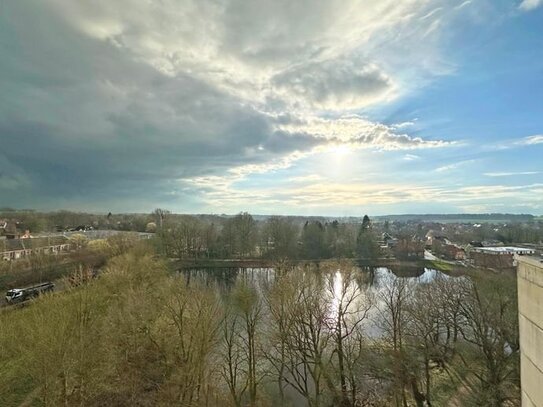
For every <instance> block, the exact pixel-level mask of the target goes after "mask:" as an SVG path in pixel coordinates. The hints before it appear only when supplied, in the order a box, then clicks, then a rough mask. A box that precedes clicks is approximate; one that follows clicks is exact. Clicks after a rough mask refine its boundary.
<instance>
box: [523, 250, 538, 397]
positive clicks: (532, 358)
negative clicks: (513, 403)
mask: <svg viewBox="0 0 543 407" xmlns="http://www.w3.org/2000/svg"><path fill="white" fill-rule="evenodd" d="M517 281H518V301H519V328H520V371H521V382H522V405H523V407H532V406H537V407H543V263H541V262H539V261H538V260H537V259H535V258H530V257H518V276H517Z"/></svg>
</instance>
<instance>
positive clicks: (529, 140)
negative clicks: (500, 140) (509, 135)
mask: <svg viewBox="0 0 543 407" xmlns="http://www.w3.org/2000/svg"><path fill="white" fill-rule="evenodd" d="M517 144H520V145H523V146H531V145H535V144H543V135H541V134H537V135H535V136H529V137H525V138H524V139H522V140H521V141H519V142H518V143H517Z"/></svg>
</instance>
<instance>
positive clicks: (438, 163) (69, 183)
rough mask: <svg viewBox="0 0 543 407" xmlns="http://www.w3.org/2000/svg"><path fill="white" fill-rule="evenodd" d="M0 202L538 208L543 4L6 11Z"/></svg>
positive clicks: (107, 3) (54, 3) (117, 208)
mask: <svg viewBox="0 0 543 407" xmlns="http://www.w3.org/2000/svg"><path fill="white" fill-rule="evenodd" d="M0 207H15V208H34V209H39V210H59V209H71V210H78V211H93V212H109V211H111V212H150V211H152V210H153V209H154V208H157V207H161V208H165V209H169V210H171V211H174V212H182V213H218V214H221V213H227V214H232V213H237V212H240V211H248V212H251V213H256V214H285V215H328V216H359V215H362V214H365V213H368V214H372V215H383V214H401V213H489V212H507V213H532V214H536V215H542V214H543V0H465V1H460V0H459V1H454V0H401V1H398V0H297V1H292V0H255V1H246V0H245V1H244V0H154V1H152V0H146V1H143V0H134V1H129V0H115V1H111V0H95V1H92V2H84V1H77V2H74V1H72V0H25V1H9V0H6V1H0Z"/></svg>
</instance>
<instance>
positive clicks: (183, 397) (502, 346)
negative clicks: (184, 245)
mask: <svg viewBox="0 0 543 407" xmlns="http://www.w3.org/2000/svg"><path fill="white" fill-rule="evenodd" d="M369 277H370V274H368V273H364V272H362V271H361V270H360V269H357V268H355V267H353V266H352V265H351V264H348V263H338V264H336V265H334V266H331V267H330V268H326V269H323V268H322V267H321V268H320V269H316V268H309V267H298V268H276V270H275V277H274V278H272V279H259V278H258V276H255V275H252V274H245V275H240V276H239V277H238V278H237V280H236V282H235V284H234V286H233V287H231V289H229V290H227V291H224V290H222V289H220V288H219V287H218V286H216V285H213V284H210V283H209V281H207V282H206V283H205V284H204V282H203V281H200V280H198V279H191V280H190V283H189V282H188V281H187V280H186V279H185V278H184V277H183V276H182V275H181V276H177V277H173V276H169V275H168V274H167V273H166V268H165V266H164V265H163V264H162V263H161V262H160V261H158V260H154V259H153V257H152V256H148V255H142V254H134V253H132V254H125V255H121V256H118V257H116V258H114V259H113V260H111V261H110V262H109V263H108V266H107V267H106V269H105V271H104V273H103V275H102V276H101V277H100V278H99V279H97V280H95V281H93V282H92V283H90V284H88V285H85V286H82V287H78V288H75V289H72V290H71V291H69V292H67V293H63V294H62V295H50V296H45V297H44V298H41V299H40V300H38V301H36V302H35V303H34V304H32V305H31V306H30V307H27V308H25V309H22V310H16V312H9V313H3V314H1V315H0V367H2V369H1V370H0V371H1V372H2V373H1V374H0V398H1V399H2V400H7V403H8V405H9V402H10V397H11V398H13V397H14V392H13V389H16V388H21V383H27V386H26V392H28V393H31V394H32V395H33V396H34V397H35V398H37V399H39V400H41V403H42V404H43V405H45V406H57V405H81V406H83V405H84V406H93V405H96V406H98V405H118V406H123V405H126V406H151V405H152V406H160V405H164V406H166V405H167V406H170V405H180V406H204V405H206V406H215V405H221V406H222V405H224V406H271V405H280V406H281V405H282V406H288V405H308V406H315V407H319V406H353V407H354V406H390V405H395V406H407V405H417V406H424V405H448V404H452V403H453V402H456V403H457V404H458V405H478V406H492V407H494V406H496V407H497V406H505V405H515V404H518V375H519V373H518V332H517V321H516V308H515V307H516V300H515V293H514V292H512V289H511V287H514V284H513V285H511V283H512V281H510V280H509V279H508V278H507V277H505V276H495V275H493V276H492V277H490V278H488V279H486V278H485V279H470V278H456V279H453V278H447V277H440V278H439V277H438V278H436V279H434V280H432V281H430V282H418V283H417V284H415V283H414V282H413V280H409V279H403V278H396V277H394V276H393V275H392V274H387V275H385V276H384V277H383V276H382V278H380V279H379V280H378V281H377V283H376V285H373V286H372V285H369V284H368V281H367V279H368V278H369ZM11 400H12V403H13V404H16V403H17V402H19V401H20V400H14V399H11Z"/></svg>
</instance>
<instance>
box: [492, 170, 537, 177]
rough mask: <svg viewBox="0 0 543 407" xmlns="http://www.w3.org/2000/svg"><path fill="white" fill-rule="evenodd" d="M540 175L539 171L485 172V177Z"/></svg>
mask: <svg viewBox="0 0 543 407" xmlns="http://www.w3.org/2000/svg"><path fill="white" fill-rule="evenodd" d="M535 174H540V172H539V171H519V172H485V173H484V174H483V175H485V176H487V177H513V176H517V175H535Z"/></svg>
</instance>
